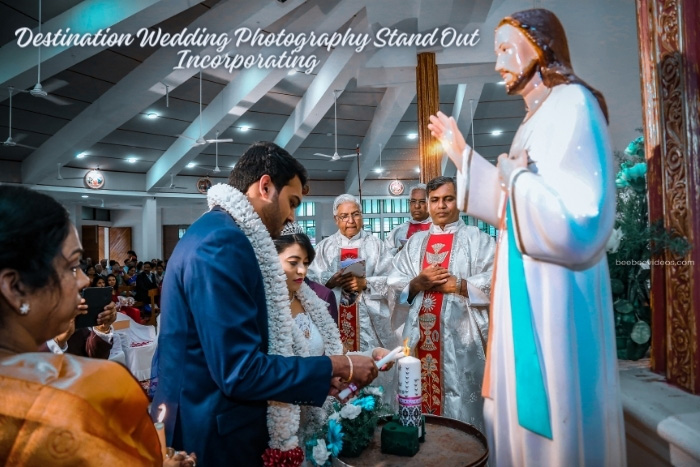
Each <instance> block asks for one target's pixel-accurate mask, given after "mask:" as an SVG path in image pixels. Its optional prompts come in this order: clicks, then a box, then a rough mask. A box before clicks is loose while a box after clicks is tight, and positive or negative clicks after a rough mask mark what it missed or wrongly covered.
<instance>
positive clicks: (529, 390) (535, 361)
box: [506, 200, 552, 439]
mask: <svg viewBox="0 0 700 467" xmlns="http://www.w3.org/2000/svg"><path fill="white" fill-rule="evenodd" d="M506 228H507V229H508V282H509V284H510V309H511V318H512V324H513V352H514V354H515V395H516V401H517V405H518V422H520V426H522V427H523V428H525V429H527V430H530V431H532V432H534V433H537V434H538V435H540V436H544V437H546V438H549V439H552V423H551V420H550V416H549V400H548V398H547V391H545V387H544V375H543V374H542V368H541V367H540V359H539V356H538V355H537V345H536V343H535V332H534V325H533V322H532V307H531V305H530V295H529V294H528V292H527V282H526V281H525V266H524V265H523V255H522V253H520V250H518V245H517V243H516V242H515V232H514V230H513V220H512V219H511V211H510V200H508V205H507V206H506Z"/></svg>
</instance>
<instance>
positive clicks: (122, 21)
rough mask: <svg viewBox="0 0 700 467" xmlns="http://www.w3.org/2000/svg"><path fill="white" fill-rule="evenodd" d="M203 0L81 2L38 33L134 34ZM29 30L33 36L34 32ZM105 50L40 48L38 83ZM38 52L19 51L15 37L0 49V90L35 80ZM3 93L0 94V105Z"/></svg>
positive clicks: (33, 49)
mask: <svg viewBox="0 0 700 467" xmlns="http://www.w3.org/2000/svg"><path fill="white" fill-rule="evenodd" d="M202 1H204V0H120V1H119V2H114V1H105V0H84V1H83V2H82V3H79V4H77V5H76V6H74V7H73V8H71V9H69V10H67V11H65V12H63V13H61V14H60V15H58V16H56V17H55V18H52V19H51V20H49V21H47V22H46V23H45V24H43V25H42V27H41V30H42V32H44V33H46V32H54V33H55V32H57V31H58V30H63V32H64V33H65V32H66V31H67V30H68V29H69V28H70V34H83V33H96V32H97V31H99V30H100V29H102V30H106V29H107V28H110V33H117V34H122V33H131V34H132V35H133V34H135V33H136V31H138V30H139V29H141V28H144V27H149V26H153V25H155V24H158V23H160V22H162V21H163V20H166V19H168V18H170V17H172V16H174V15H176V14H178V13H181V12H182V11H184V10H187V9H189V8H191V7H192V6H194V5H196V4H198V3H201V2H202ZM38 30H39V28H38V26H37V27H35V28H33V29H32V31H33V34H36V33H37V32H38ZM106 48H107V47H72V46H58V47H42V48H41V80H42V81H44V80H46V79H47V78H50V77H51V76H53V75H55V74H57V73H60V72H61V71H63V70H65V69H67V68H70V67H72V66H73V65H76V64H78V63H80V62H82V61H83V60H85V59H87V58H90V57H92V56H93V55H95V54H97V53H99V52H101V51H103V50H105V49H106ZM38 58H39V57H38V51H37V49H36V47H33V46H27V47H24V48H20V47H19V46H18V45H17V37H15V39H14V40H12V41H11V42H8V43H7V44H5V45H4V46H3V47H2V48H0V63H4V64H7V66H3V67H0V88H5V87H7V86H14V87H15V88H17V89H27V88H29V87H31V86H33V85H34V84H35V83H36V81H37V70H36V65H37V60H38ZM5 99H7V93H5V94H0V102H2V101H4V100H5Z"/></svg>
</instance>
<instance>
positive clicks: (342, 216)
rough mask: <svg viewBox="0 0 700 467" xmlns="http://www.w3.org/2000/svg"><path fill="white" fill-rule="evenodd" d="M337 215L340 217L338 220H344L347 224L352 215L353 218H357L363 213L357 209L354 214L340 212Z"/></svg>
mask: <svg viewBox="0 0 700 467" xmlns="http://www.w3.org/2000/svg"><path fill="white" fill-rule="evenodd" d="M335 217H336V218H338V220H340V221H343V222H345V223H346V224H347V223H348V222H350V218H351V217H352V218H353V219H355V220H357V219H359V218H361V217H362V213H360V212H357V211H355V212H353V213H352V214H338V215H337V216H335Z"/></svg>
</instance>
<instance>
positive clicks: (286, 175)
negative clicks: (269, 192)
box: [228, 141, 308, 193]
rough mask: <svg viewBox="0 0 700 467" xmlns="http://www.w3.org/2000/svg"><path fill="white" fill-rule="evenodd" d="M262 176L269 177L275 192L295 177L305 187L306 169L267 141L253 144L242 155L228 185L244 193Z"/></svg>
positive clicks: (285, 152)
mask: <svg viewBox="0 0 700 467" xmlns="http://www.w3.org/2000/svg"><path fill="white" fill-rule="evenodd" d="M263 175H269V176H270V178H271V179H272V184H273V185H275V188H276V189H277V191H278V192H279V191H281V190H282V188H284V187H285V186H286V185H287V184H289V181H290V180H292V179H293V178H294V177H295V176H297V177H299V180H300V181H301V186H305V185H306V180H307V178H308V176H307V173H306V169H305V168H304V166H303V165H301V163H300V162H299V161H298V160H296V159H295V158H294V157H292V155H291V154H289V153H288V152H287V151H285V150H284V149H282V148H281V147H279V146H277V145H276V144H275V143H271V142H269V141H260V142H257V143H254V144H253V145H252V146H251V147H249V148H248V150H247V151H246V152H245V154H243V155H242V156H241V158H240V160H239V161H238V163H237V164H236V166H235V167H234V168H233V170H232V171H231V175H229V177H228V184H229V185H231V186H232V187H234V188H235V189H237V190H238V191H240V192H242V193H245V192H246V191H248V188H249V187H250V185H252V184H253V183H255V182H257V181H258V180H260V177H262V176H263Z"/></svg>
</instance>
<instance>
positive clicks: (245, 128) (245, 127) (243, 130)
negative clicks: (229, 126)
mask: <svg viewBox="0 0 700 467" xmlns="http://www.w3.org/2000/svg"><path fill="white" fill-rule="evenodd" d="M248 130H250V127H249V126H248V125H243V126H242V127H240V128H239V131H241V132H243V133H245V132H246V131H248Z"/></svg>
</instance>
